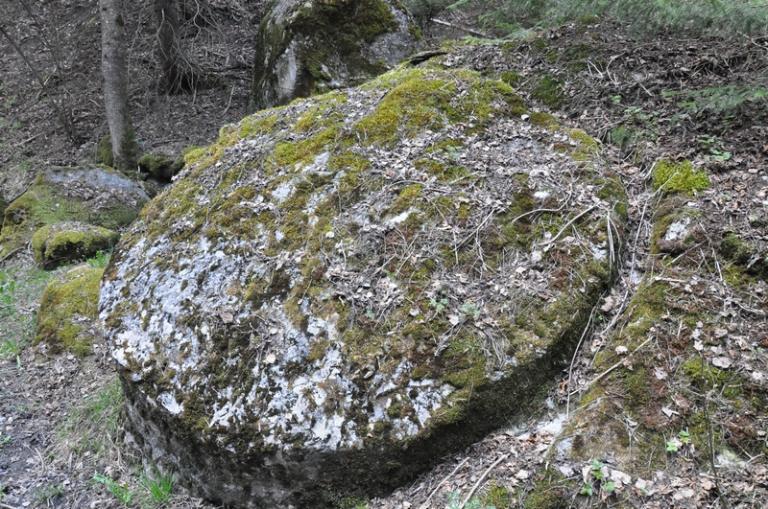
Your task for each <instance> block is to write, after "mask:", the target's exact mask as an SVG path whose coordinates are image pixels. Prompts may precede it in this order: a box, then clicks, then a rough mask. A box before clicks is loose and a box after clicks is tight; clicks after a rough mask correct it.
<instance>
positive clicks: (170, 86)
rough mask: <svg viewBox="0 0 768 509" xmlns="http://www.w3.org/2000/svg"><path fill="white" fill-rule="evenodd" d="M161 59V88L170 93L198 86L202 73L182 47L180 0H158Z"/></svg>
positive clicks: (156, 15) (156, 16) (158, 50)
mask: <svg viewBox="0 0 768 509" xmlns="http://www.w3.org/2000/svg"><path fill="white" fill-rule="evenodd" d="M154 7H155V18H156V19H157V39H158V45H157V59H158V61H159V63H160V68H161V70H162V77H161V81H160V84H161V88H162V89H163V90H164V91H165V92H167V93H169V94H178V93H182V92H190V91H192V90H194V88H195V85H196V83H195V82H196V80H197V77H198V73H197V71H196V70H195V68H194V66H193V65H192V64H191V63H190V62H189V60H188V59H187V58H186V55H184V52H183V51H182V50H181V45H180V43H179V9H178V5H177V3H176V0H155V1H154Z"/></svg>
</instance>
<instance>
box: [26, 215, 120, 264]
mask: <svg viewBox="0 0 768 509" xmlns="http://www.w3.org/2000/svg"><path fill="white" fill-rule="evenodd" d="M119 239H120V234H118V233H117V232H114V231H112V230H110V229H108V228H104V227H102V226H94V225H90V224H84V223H78V222H69V221H68V222H64V223H56V224H50V225H45V226H43V227H42V228H40V229H39V230H37V231H36V232H35V234H34V235H33V236H32V252H33V253H34V255H35V261H37V263H38V264H40V265H41V266H42V267H43V268H45V269H52V268H54V267H57V266H58V265H62V264H64V263H69V262H74V261H79V260H84V259H86V258H90V257H91V256H94V255H95V254H97V253H98V252H99V251H106V250H108V249H111V248H112V247H113V246H114V245H115V244H116V243H117V241H118V240H119Z"/></svg>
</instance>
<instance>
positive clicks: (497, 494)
mask: <svg viewBox="0 0 768 509" xmlns="http://www.w3.org/2000/svg"><path fill="white" fill-rule="evenodd" d="M483 505H485V506H490V507H495V508H496V509H509V507H511V505H512V495H511V494H510V493H509V490H508V489H507V488H505V487H504V486H502V485H500V484H497V483H495V482H493V483H491V484H490V485H489V486H488V489H487V491H486V492H485V495H484V496H483Z"/></svg>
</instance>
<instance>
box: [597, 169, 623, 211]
mask: <svg viewBox="0 0 768 509" xmlns="http://www.w3.org/2000/svg"><path fill="white" fill-rule="evenodd" d="M597 196H598V198H600V199H601V200H605V201H607V202H608V203H610V204H612V205H613V210H614V211H616V213H617V214H618V215H619V217H620V218H621V219H622V220H623V221H626V220H627V219H628V218H629V199H628V197H627V191H626V190H625V189H624V184H622V182H621V179H619V178H618V177H608V178H606V179H604V180H603V181H602V187H600V190H599V191H598V192H597Z"/></svg>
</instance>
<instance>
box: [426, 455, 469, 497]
mask: <svg viewBox="0 0 768 509" xmlns="http://www.w3.org/2000/svg"><path fill="white" fill-rule="evenodd" d="M467 461H469V457H466V458H464V459H463V460H462V462H461V463H459V464H458V465H456V468H454V469H453V470H451V473H450V474H448V475H446V476H445V477H444V478H443V480H442V481H440V482H439V483H437V486H435V489H433V490H432V492H431V493H430V494H429V496H428V497H427V499H426V500H425V501H424V503H423V504H421V505H420V506H419V509H427V507H429V501H430V500H432V497H434V496H435V493H437V491H438V490H439V489H440V488H441V487H442V486H443V485H444V484H445V483H447V482H448V480H449V479H450V478H451V477H453V476H454V475H455V474H456V472H458V471H459V469H460V468H461V467H463V466H464V465H465V464H466V463H467Z"/></svg>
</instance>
